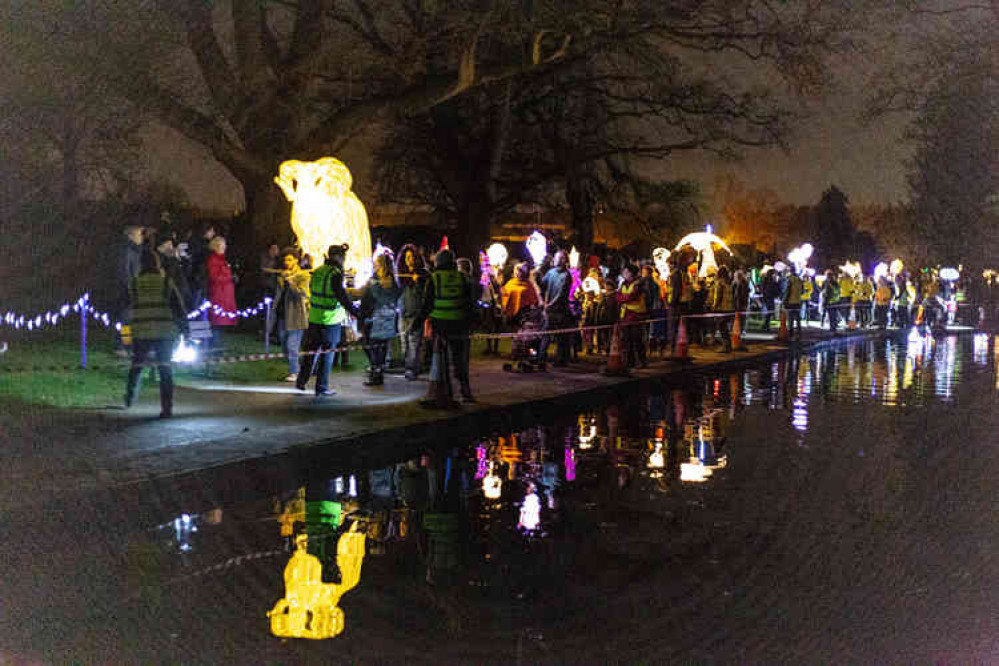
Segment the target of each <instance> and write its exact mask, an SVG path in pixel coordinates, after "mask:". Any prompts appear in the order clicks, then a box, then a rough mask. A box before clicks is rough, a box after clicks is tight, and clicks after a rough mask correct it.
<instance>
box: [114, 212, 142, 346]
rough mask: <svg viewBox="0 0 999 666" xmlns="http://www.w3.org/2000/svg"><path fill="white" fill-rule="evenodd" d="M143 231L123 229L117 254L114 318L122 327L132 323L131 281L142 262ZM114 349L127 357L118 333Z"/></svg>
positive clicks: (134, 226)
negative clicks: (116, 293) (122, 236)
mask: <svg viewBox="0 0 999 666" xmlns="http://www.w3.org/2000/svg"><path fill="white" fill-rule="evenodd" d="M144 231H145V229H144V228H143V227H141V226H139V225H134V224H133V225H129V226H127V227H125V238H124V240H123V241H122V244H121V248H120V249H119V252H118V266H117V275H116V277H117V280H116V282H117V289H118V298H117V303H118V307H117V308H116V312H115V318H117V319H118V321H120V322H121V323H122V324H123V325H130V324H131V322H132V312H131V309H130V304H131V293H130V290H131V287H132V280H134V279H135V276H136V275H138V274H139V269H140V264H141V261H142V242H143V234H144ZM115 348H116V351H117V353H118V354H119V355H120V356H127V355H128V345H126V344H125V340H124V339H123V338H122V335H121V333H120V332H118V331H116V332H115Z"/></svg>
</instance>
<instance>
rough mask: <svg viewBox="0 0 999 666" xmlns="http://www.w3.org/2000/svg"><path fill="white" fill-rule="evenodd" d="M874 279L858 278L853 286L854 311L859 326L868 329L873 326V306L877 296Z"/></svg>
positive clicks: (861, 276)
mask: <svg viewBox="0 0 999 666" xmlns="http://www.w3.org/2000/svg"><path fill="white" fill-rule="evenodd" d="M875 291H876V289H875V287H874V278H873V277H869V278H865V277H864V276H863V275H860V276H858V277H857V280H856V282H854V285H853V311H854V313H855V314H854V316H855V317H856V320H857V326H858V327H860V328H866V327H868V326H870V325H871V304H872V303H873V301H874V294H875Z"/></svg>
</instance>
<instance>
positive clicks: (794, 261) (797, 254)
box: [787, 243, 815, 271]
mask: <svg viewBox="0 0 999 666" xmlns="http://www.w3.org/2000/svg"><path fill="white" fill-rule="evenodd" d="M813 252H815V248H813V247H812V244H811V243H805V244H803V245H799V246H798V247H796V248H794V249H793V250H791V251H790V252H788V253H787V260H788V261H790V262H791V265H792V266H794V267H795V268H797V269H798V270H799V271H802V270H804V268H805V266H807V265H808V260H809V259H811V258H812V253H813Z"/></svg>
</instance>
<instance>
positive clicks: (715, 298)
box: [711, 278, 735, 312]
mask: <svg viewBox="0 0 999 666" xmlns="http://www.w3.org/2000/svg"><path fill="white" fill-rule="evenodd" d="M734 308H735V301H734V297H733V293H732V283H731V282H729V281H728V280H722V279H720V278H715V283H714V285H712V294H711V309H712V310H713V311H714V312H732V311H733V310H734Z"/></svg>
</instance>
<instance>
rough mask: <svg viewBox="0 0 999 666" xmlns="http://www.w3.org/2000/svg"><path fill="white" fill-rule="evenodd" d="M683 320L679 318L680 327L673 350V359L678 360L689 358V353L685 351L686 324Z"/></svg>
mask: <svg viewBox="0 0 999 666" xmlns="http://www.w3.org/2000/svg"><path fill="white" fill-rule="evenodd" d="M684 319H685V318H684V317H680V326H679V328H678V329H677V333H676V345H675V346H674V348H673V358H675V359H678V360H686V359H688V358H689V351H688V349H687V323H686V322H685V321H684Z"/></svg>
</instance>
